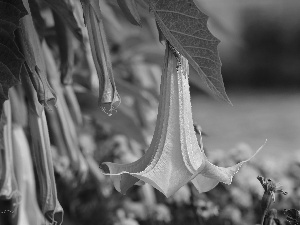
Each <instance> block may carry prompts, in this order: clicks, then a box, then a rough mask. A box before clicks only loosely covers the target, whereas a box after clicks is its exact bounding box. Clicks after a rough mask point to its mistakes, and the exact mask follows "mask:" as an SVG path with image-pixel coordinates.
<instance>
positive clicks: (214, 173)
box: [192, 142, 266, 193]
mask: <svg viewBox="0 0 300 225" xmlns="http://www.w3.org/2000/svg"><path fill="white" fill-rule="evenodd" d="M265 144H266V142H265V143H264V144H263V145H262V146H261V147H260V148H259V149H258V150H257V151H256V152H255V153H254V154H253V155H252V156H251V157H250V158H249V159H247V160H244V161H242V162H240V163H238V164H236V165H234V166H231V167H227V168H225V167H219V166H215V165H214V164H212V163H211V162H209V161H208V160H206V161H205V163H204V164H205V165H204V167H203V170H202V171H201V172H200V174H199V175H197V176H196V177H195V178H194V179H193V180H192V183H193V184H194V185H195V187H196V189H197V190H198V191H199V192H200V193H201V192H207V191H210V190H211V189H213V188H214V187H215V186H217V184H218V183H219V182H223V183H225V184H228V185H229V184H231V182H232V178H233V176H234V175H235V174H236V173H237V172H238V171H239V169H240V168H241V166H242V165H243V164H244V163H245V162H248V161H249V160H251V159H252V158H253V157H254V156H255V155H256V154H257V153H258V152H259V151H260V150H261V149H262V148H263V147H264V145H265Z"/></svg>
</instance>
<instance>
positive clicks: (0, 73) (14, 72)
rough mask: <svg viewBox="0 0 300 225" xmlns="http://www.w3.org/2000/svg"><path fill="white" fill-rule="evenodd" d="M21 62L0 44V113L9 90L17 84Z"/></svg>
mask: <svg viewBox="0 0 300 225" xmlns="http://www.w3.org/2000/svg"><path fill="white" fill-rule="evenodd" d="M0 35H1V33H0ZM23 62H24V60H22V59H20V58H18V57H17V56H16V55H15V54H14V53H13V51H11V50H10V49H9V48H8V47H6V46H5V45H4V44H2V43H1V42H0V87H1V91H0V113H1V112H2V105H3V103H4V101H5V100H7V99H8V90H9V88H10V87H12V86H14V85H16V84H18V83H19V80H20V78H19V75H20V71H21V67H22V64H23Z"/></svg>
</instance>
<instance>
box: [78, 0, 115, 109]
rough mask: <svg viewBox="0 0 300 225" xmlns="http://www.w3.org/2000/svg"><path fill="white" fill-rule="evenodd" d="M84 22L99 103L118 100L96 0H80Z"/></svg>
mask: <svg viewBox="0 0 300 225" xmlns="http://www.w3.org/2000/svg"><path fill="white" fill-rule="evenodd" d="M81 2H82V7H83V14H84V18H85V24H86V26H87V30H88V36H89V40H90V45H91V50H92V56H93V59H94V64H95V66H96V70H97V73H98V78H99V105H100V106H102V107H104V106H105V105H106V104H109V105H110V109H109V111H112V108H113V105H114V103H117V102H119V101H120V97H119V94H118V92H117V90H116V85H115V82H114V78H113V70H112V65H111V59H110V54H109V49H108V44H107V40H106V36H105V31H104V26H103V21H102V15H101V11H100V7H99V2H98V0H81Z"/></svg>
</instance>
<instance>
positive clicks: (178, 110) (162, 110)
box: [103, 46, 259, 197]
mask: <svg viewBox="0 0 300 225" xmlns="http://www.w3.org/2000/svg"><path fill="white" fill-rule="evenodd" d="M188 74H189V64H188V61H187V60H186V59H185V58H184V57H183V56H181V55H178V54H174V50H171V49H170V48H169V46H167V49H166V54H165V62H164V70H163V74H162V78H161V87H160V89H161V90H160V93H161V94H160V101H159V109H158V115H157V122H156V128H155V132H154V136H153V139H152V142H151V144H150V147H149V149H148V150H147V151H146V153H145V154H144V155H143V156H142V157H141V158H140V159H139V160H137V161H135V162H133V163H129V164H116V163H109V162H106V163H104V164H103V165H104V166H103V169H104V171H105V172H108V170H109V173H107V174H109V175H110V176H111V178H112V180H113V182H114V186H115V188H116V189H117V190H118V191H119V192H121V193H126V191H127V190H128V189H129V188H130V187H131V186H133V185H134V184H136V183H140V182H139V181H144V182H147V183H149V184H150V185H152V186H153V187H155V188H156V189H158V190H159V191H161V192H162V193H163V194H164V195H165V196H166V197H169V196H171V195H172V194H174V193H175V192H176V191H177V190H178V189H179V188H181V187H182V186H183V185H185V184H186V183H187V182H189V181H192V183H193V184H194V185H195V187H196V188H197V190H198V191H199V192H206V191H209V190H211V189H212V188H214V187H215V186H216V185H217V184H218V183H219V182H220V181H221V182H223V183H226V184H230V183H231V181H232V177H233V175H234V174H235V173H237V171H238V170H239V168H240V167H241V166H242V164H243V163H244V162H246V161H248V160H250V159H248V160H246V161H242V162H240V163H238V164H236V165H234V166H232V167H228V168H223V167H217V166H215V165H213V164H212V163H210V162H209V161H208V159H207V157H206V156H205V154H204V151H203V149H202V146H201V147H199V145H198V141H197V137H196V134H195V131H194V126H193V119H192V110H191V101H190V91H189V83H188ZM258 151H259V150H258ZM258 151H257V152H258ZM251 158H252V157H251Z"/></svg>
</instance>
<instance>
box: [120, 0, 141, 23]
mask: <svg viewBox="0 0 300 225" xmlns="http://www.w3.org/2000/svg"><path fill="white" fill-rule="evenodd" d="M118 4H119V6H120V8H121V9H122V12H123V13H124V15H125V16H126V18H127V19H128V21H129V22H130V23H132V24H133V25H138V26H141V18H140V15H139V12H138V9H137V4H136V0H118Z"/></svg>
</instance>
